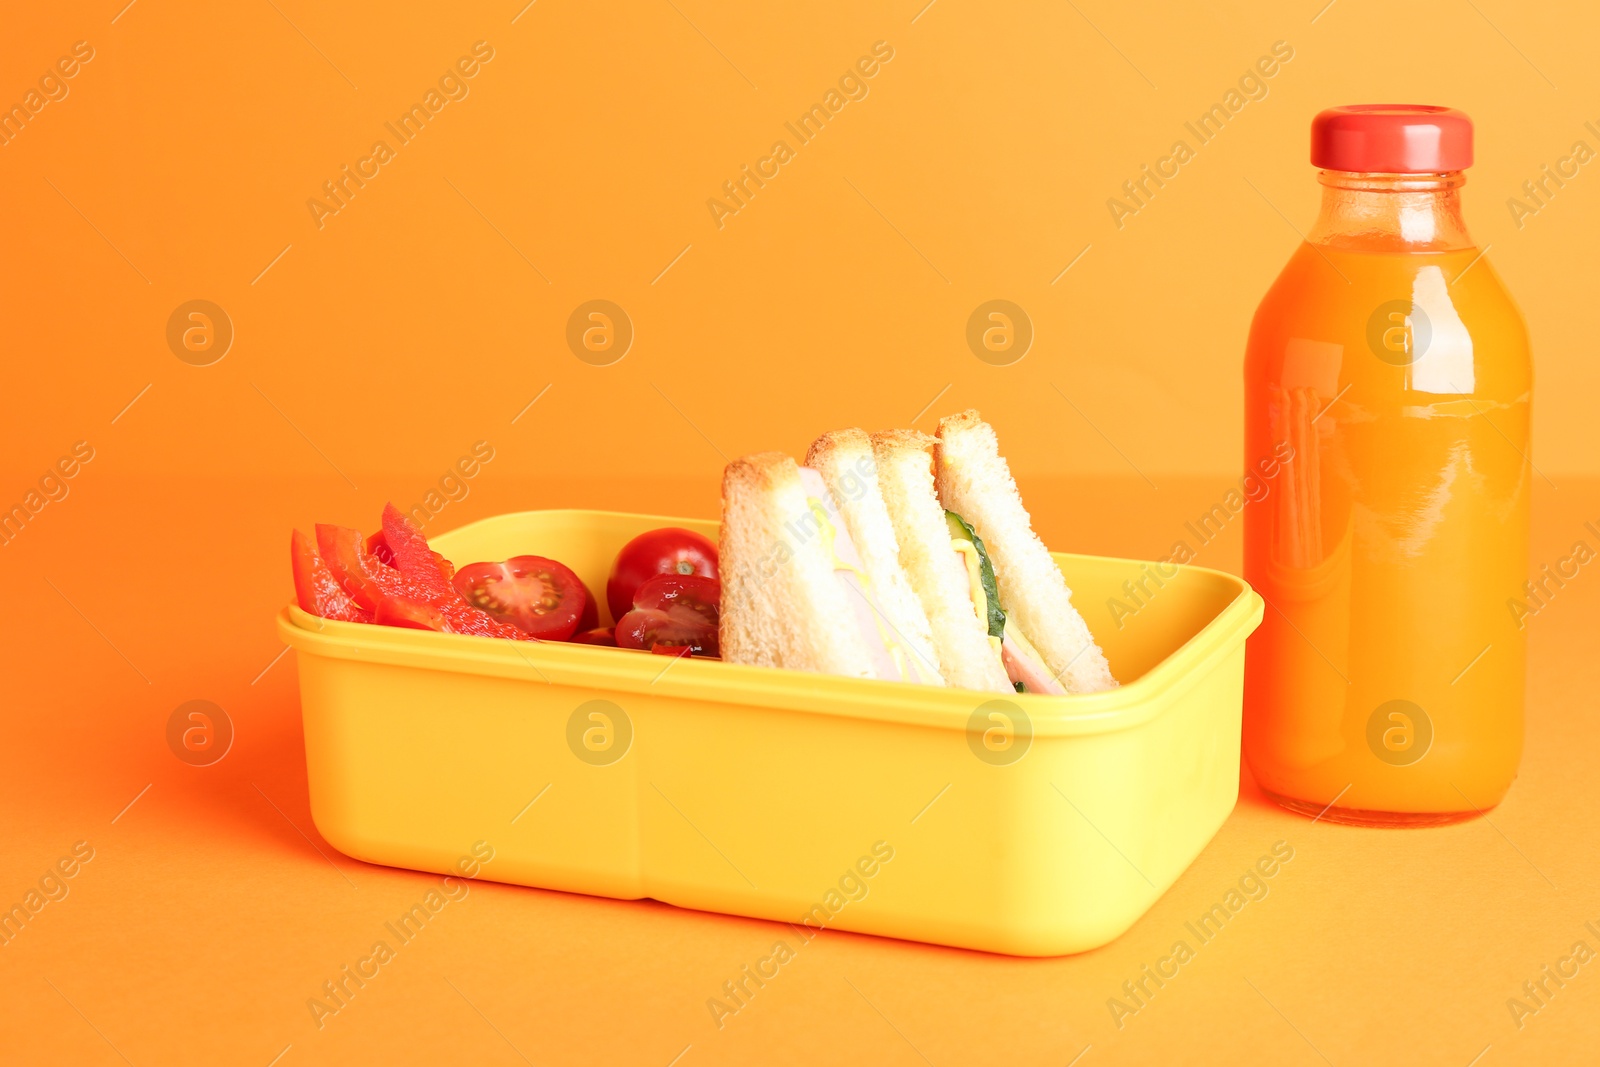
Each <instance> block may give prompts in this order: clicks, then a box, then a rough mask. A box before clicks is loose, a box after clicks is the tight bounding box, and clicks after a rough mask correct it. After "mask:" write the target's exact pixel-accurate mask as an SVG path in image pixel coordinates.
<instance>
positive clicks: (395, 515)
mask: <svg viewBox="0 0 1600 1067" xmlns="http://www.w3.org/2000/svg"><path fill="white" fill-rule="evenodd" d="M378 536H379V535H377V534H374V535H373V538H374V539H376V538H377V537H378ZM382 537H383V544H384V547H386V548H387V549H388V550H389V554H390V557H391V559H390V560H389V561H386V562H389V564H390V566H392V567H394V568H395V569H396V570H398V571H399V572H400V573H401V574H402V575H404V576H405V577H406V578H407V579H408V580H409V581H411V582H413V583H415V584H416V585H417V586H418V587H420V588H422V589H425V590H427V592H428V593H430V594H431V595H433V596H436V597H443V596H447V595H449V593H450V578H451V568H450V563H449V561H448V560H446V559H445V558H444V557H443V556H441V555H439V553H437V552H435V551H433V549H431V548H429V547H428V541H427V539H426V538H424V537H423V536H422V531H421V530H419V529H417V527H416V526H415V525H414V524H413V523H412V521H411V520H410V519H409V518H407V517H406V516H405V513H404V512H402V511H401V510H400V509H399V508H397V507H395V506H394V505H393V504H392V503H391V504H385V505H384V506H383V534H382ZM368 548H369V549H370V548H371V545H370V542H369V544H368Z"/></svg>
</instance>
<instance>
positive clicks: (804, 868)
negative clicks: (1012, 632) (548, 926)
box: [278, 510, 1262, 956]
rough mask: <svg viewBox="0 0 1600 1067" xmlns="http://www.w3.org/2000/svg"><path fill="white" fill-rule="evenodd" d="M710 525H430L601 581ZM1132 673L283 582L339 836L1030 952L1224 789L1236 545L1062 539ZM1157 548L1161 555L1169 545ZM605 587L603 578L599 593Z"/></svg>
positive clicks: (448, 867) (445, 869) (1141, 891)
mask: <svg viewBox="0 0 1600 1067" xmlns="http://www.w3.org/2000/svg"><path fill="white" fill-rule="evenodd" d="M661 526H681V527H685V528H688V529H691V530H696V531H698V532H700V533H703V534H705V535H706V536H708V537H710V538H712V539H713V540H715V539H716V536H717V523H715V522H709V521H703V520H694V519H674V518H663V517H659V516H652V515H629V514H620V513H616V512H604V511H577V510H571V511H526V512H519V513H516V514H511V515H501V516H497V517H495V518H490V519H485V520H483V521H481V522H475V523H472V524H471V525H469V526H465V527H462V528H461V529H458V530H454V531H452V532H450V533H447V534H443V535H440V536H439V537H436V538H434V539H433V540H432V542H431V544H432V545H433V547H434V548H435V549H436V550H437V551H439V552H441V553H442V554H443V555H444V556H445V557H446V558H448V559H450V560H453V561H455V562H456V563H457V564H458V565H465V564H468V563H471V562H474V561H478V560H500V559H506V558H508V557H511V556H517V555H528V554H534V555H541V556H547V557H549V558H552V559H558V560H560V561H562V562H563V563H565V564H566V565H567V566H569V567H571V568H572V569H573V570H574V571H575V572H577V574H578V575H579V577H581V578H582V579H583V580H584V582H585V583H586V584H587V585H588V586H589V588H590V590H591V591H594V592H597V593H602V594H603V590H604V587H605V579H606V576H607V573H608V571H609V569H610V566H611V562H612V560H613V559H614V558H615V556H616V554H617V551H618V550H619V549H620V548H621V547H622V546H623V545H624V544H626V543H627V542H628V541H629V540H630V539H631V538H633V537H634V536H635V535H637V534H640V533H643V532H644V531H646V530H650V529H654V528H656V527H661ZM1055 558H1056V561H1057V562H1058V563H1059V565H1060V567H1061V570H1062V572H1063V573H1064V574H1065V575H1066V578H1067V583H1068V585H1070V586H1071V587H1072V589H1073V599H1074V602H1075V603H1076V604H1077V606H1078V608H1079V610H1080V611H1081V612H1082V613H1083V615H1084V617H1085V618H1086V619H1087V620H1088V622H1089V625H1090V628H1091V629H1092V630H1093V631H1094V634H1095V637H1096V639H1097V640H1098V641H1099V642H1100V644H1101V646H1102V647H1103V648H1104V649H1105V652H1106V656H1107V658H1108V660H1109V661H1110V663H1111V669H1112V672H1113V673H1114V674H1115V675H1116V677H1117V678H1119V679H1121V680H1122V683H1123V684H1122V686H1121V688H1118V689H1115V690H1112V691H1110V692H1105V693H1096V694H1091V695H1086V696H1035V695H1027V694H1019V695H1016V696H1012V697H1008V696H1005V695H1004V694H992V693H975V692H971V691H966V690H957V689H945V688H934V687H927V686H918V685H912V684H909V683H902V682H880V681H867V680H862V679H856V678H842V677H836V676H830V675H820V674H811V673H806V672H801V671H787V670H774V669H769V668H764V667H751V666H744V665H738V664H732V663H722V662H718V661H714V660H701V659H692V658H691V659H673V658H667V657H664V656H652V655H649V654H647V653H643V652H630V651H626V650H620V649H614V648H602V647H597V646H592V645H578V644H569V643H564V642H521V641H506V640H501V639H495V638H484V637H468V636H461V635H455V634H440V633H433V632H429V631H422V630H406V629H397V628H391V627H386V626H374V625H367V624H362V623H346V622H333V621H329V620H325V619H319V618H317V617H316V616H313V615H309V614H307V613H305V612H303V611H301V610H300V609H299V608H298V607H295V606H290V607H287V608H285V609H284V610H283V612H282V613H281V614H280V615H279V618H278V632H279V634H280V635H281V636H282V637H283V639H284V641H285V642H287V643H288V644H289V645H290V646H292V647H293V648H294V649H295V650H296V652H297V653H298V660H299V674H300V695H301V706H302V712H303V715H304V720H305V745H306V766H307V773H308V778H309V782H310V792H311V813H312V816H313V818H314V819H315V821H316V824H317V829H318V830H319V831H320V832H321V833H322V835H323V837H325V838H326V839H327V840H328V841H329V843H331V844H332V845H333V846H334V847H335V848H338V849H339V850H340V851H341V852H344V853H345V854H347V855H349V856H352V857H354V858H356V859H360V860H365V861H368V862H370V863H381V864H387V865H389V866H394V867H407V868H413V869H416V870H420V871H432V872H437V873H441V874H452V873H455V870H456V868H455V865H456V863H457V861H458V860H459V859H460V858H461V857H462V856H463V855H466V854H468V853H469V852H470V851H471V850H472V846H473V845H474V844H475V843H477V842H487V843H488V844H489V845H490V846H492V848H493V850H494V858H493V860H492V861H490V862H488V863H486V864H484V865H483V866H482V869H481V871H480V873H479V876H480V877H483V878H489V879H492V880H495V881H501V882H509V883H513V884H517V885H528V886H537V887H539V888H542V889H558V890H565V891H569V892H575V893H590V894H594V895H597V896H606V897H617V898H621V899H628V900H632V899H640V898H645V897H649V898H653V899H655V900H660V901H665V902H667V903H669V904H676V905H679V906H681V907H686V908H697V909H701V910H704V911H716V912H726V913H729V914H733V915H746V916H752V917H756V918H762V919H772V920H778V921H783V922H788V923H794V924H797V925H801V926H802V928H803V929H804V928H809V929H810V930H820V929H837V930H853V931H857V932H861V933H869V934H880V935H885V936H888V937H899V938H907V939H911V940H916V941H928V942H933V943H935V944H941V945H954V946H960V947H964V948H973V949H982V950H986V951H990V952H1003V953H1010V954H1013V955H1020V956H1055V955H1061V954H1065V953H1070V952H1080V951H1083V950H1085V949H1090V948H1094V947H1096V946H1099V945H1103V944H1105V943H1107V942H1108V941H1111V940H1113V939H1114V938H1116V937H1117V936H1118V935H1120V934H1121V933H1122V932H1123V931H1125V930H1127V929H1128V927H1130V926H1131V925H1132V924H1133V923H1134V921H1135V920H1137V919H1138V918H1139V916H1140V915H1142V914H1143V913H1144V912H1145V910H1146V909H1148V908H1149V907H1150V905H1151V904H1152V903H1154V902H1155V900H1156V898H1157V897H1159V896H1160V894H1161V893H1162V892H1164V891H1165V890H1166V889H1167V887H1169V886H1170V885H1172V883H1173V882H1174V881H1175V880H1176V879H1177V877H1178V875H1179V874H1181V873H1182V872H1183V870H1184V868H1186V867H1187V866H1188V865H1189V864H1190V862H1192V861H1193V860H1194V858H1195V856H1196V855H1198V854H1199V852H1200V850H1201V849H1202V848H1203V847H1204V846H1205V844H1206V842H1208V841H1209V840H1210V839H1211V837H1212V835H1213V834H1215V833H1216V831H1217V829H1218V828H1219V827H1220V826H1221V825H1222V822H1223V820H1224V819H1226V818H1227V816H1228V813H1229V812H1230V811H1231V810H1232V809H1233V805H1234V802H1235V800H1236V799H1237V797H1238V785H1239V724H1240V711H1241V706H1242V705H1241V697H1242V685H1243V678H1244V653H1245V638H1246V637H1247V636H1248V635H1249V634H1250V632H1251V631H1252V630H1254V629H1255V628H1256V626H1257V625H1258V624H1259V623H1260V621H1261V612H1262V602H1261V598H1260V597H1259V596H1257V595H1256V594H1255V593H1254V592H1253V591H1252V590H1251V589H1250V587H1249V586H1248V585H1247V584H1245V582H1244V581H1243V580H1241V579H1239V578H1236V577H1234V576H1232V575H1229V574H1224V573H1222V572H1220V571H1214V570H1209V569H1206V568H1201V567H1187V566H1185V567H1178V568H1177V573H1176V575H1174V576H1173V577H1164V578H1162V579H1161V581H1162V582H1163V583H1164V584H1161V585H1159V586H1157V585H1156V584H1155V583H1153V582H1151V581H1149V580H1148V579H1146V580H1145V583H1144V590H1147V591H1148V593H1146V592H1144V591H1141V593H1140V600H1141V601H1143V606H1142V607H1140V608H1139V610H1138V611H1137V613H1135V614H1133V615H1131V616H1126V615H1125V613H1122V614H1124V617H1122V618H1121V619H1120V620H1118V621H1120V623H1121V625H1120V626H1119V625H1118V624H1117V622H1114V621H1113V619H1112V613H1111V612H1110V611H1109V610H1108V609H1107V606H1106V605H1107V603H1108V601H1109V600H1110V598H1113V597H1116V598H1119V599H1121V600H1122V601H1123V602H1124V603H1125V604H1126V603H1129V601H1128V600H1127V592H1126V591H1125V590H1124V588H1123V583H1124V582H1126V581H1129V580H1132V581H1135V582H1137V581H1139V580H1140V579H1141V578H1145V576H1146V574H1147V573H1148V570H1146V569H1142V568H1148V567H1149V565H1148V564H1141V563H1139V562H1138V561H1133V560H1123V559H1110V558H1105V557H1097V556H1075V555H1065V554H1057V555H1056V556H1055ZM1164 573H1170V569H1169V570H1168V571H1166V572H1164ZM602 608H603V605H602Z"/></svg>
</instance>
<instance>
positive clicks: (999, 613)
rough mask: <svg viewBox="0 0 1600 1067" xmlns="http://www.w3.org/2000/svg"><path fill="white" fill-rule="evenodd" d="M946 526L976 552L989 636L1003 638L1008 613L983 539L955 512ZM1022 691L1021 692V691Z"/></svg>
mask: <svg viewBox="0 0 1600 1067" xmlns="http://www.w3.org/2000/svg"><path fill="white" fill-rule="evenodd" d="M944 521H945V525H946V526H948V527H949V528H950V539H951V540H952V541H965V542H967V543H968V544H970V545H972V547H973V548H974V549H975V550H976V555H977V557H978V580H979V582H980V583H981V584H982V586H983V595H984V598H985V600H986V606H987V607H988V616H989V617H988V620H987V621H988V625H989V636H990V637H993V638H997V639H998V638H1003V637H1005V635H1006V612H1005V609H1004V608H1002V607H1001V606H1000V588H999V586H998V585H997V584H996V583H995V580H994V565H993V564H992V563H990V562H989V552H988V550H987V549H985V548H984V547H983V538H981V537H979V536H978V532H977V531H976V530H974V529H973V528H972V525H971V524H970V523H969V522H967V520H966V519H963V518H962V517H961V516H960V515H957V514H956V513H955V512H953V511H949V510H946V511H945V513H944ZM1019 691H1020V690H1019Z"/></svg>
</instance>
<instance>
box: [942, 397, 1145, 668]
mask: <svg viewBox="0 0 1600 1067" xmlns="http://www.w3.org/2000/svg"><path fill="white" fill-rule="evenodd" d="M934 459H935V467H936V471H937V478H938V491H939V499H940V500H941V501H943V503H944V506H945V507H946V508H948V509H949V510H951V511H954V512H956V513H957V514H958V515H960V516H961V517H962V518H964V519H966V520H967V522H969V523H971V524H972V527H973V529H975V530H976V531H977V532H978V536H979V537H981V538H983V543H984V545H985V546H986V547H987V549H988V552H989V560H990V562H991V563H993V565H994V576H995V582H996V584H997V585H998V586H999V589H1000V604H1001V606H1002V607H1003V608H1005V611H1006V615H1007V618H1008V621H1015V622H1016V623H1017V624H1018V625H1019V626H1020V627H1021V628H1022V630H1023V632H1024V633H1026V634H1027V637H1028V639H1029V640H1030V641H1032V643H1033V646H1034V647H1035V648H1037V649H1038V650H1039V654H1040V655H1041V656H1043V658H1044V661H1045V665H1046V666H1047V667H1049V669H1050V671H1051V673H1052V674H1054V675H1055V676H1056V677H1057V678H1058V679H1060V680H1061V684H1062V685H1063V686H1065V688H1066V690H1067V692H1069V693H1095V692H1099V691H1100V690H1103V689H1111V688H1114V687H1115V686H1116V684H1117V683H1116V680H1115V679H1113V678H1112V677H1111V668H1110V667H1109V666H1108V665H1107V664H1106V657H1105V653H1104V652H1102V651H1101V649H1100V646H1099V645H1097V644H1095V641H1094V637H1093V635H1091V634H1090V633H1089V627H1088V626H1087V624H1085V623H1084V621H1083V616H1081V615H1079V614H1078V611H1077V609H1076V608H1074V607H1073V606H1072V590H1071V589H1069V588H1067V581H1066V579H1065V578H1064V577H1063V576H1062V574H1061V570H1060V568H1059V567H1057V566H1056V563H1055V560H1053V559H1051V558H1050V552H1049V550H1048V549H1046V548H1045V546H1044V542H1043V541H1041V540H1039V535H1038V534H1036V533H1034V532H1033V522H1032V520H1031V519H1030V518H1029V517H1028V511H1027V509H1026V508H1025V507H1023V505H1022V497H1021V495H1020V494H1019V493H1018V492H1017V483H1016V481H1015V480H1013V479H1012V477H1011V468H1010V466H1009V465H1007V463H1006V461H1005V457H1003V456H1002V455H1000V445H999V442H998V441H997V440H996V438H995V434H994V429H993V428H992V427H990V425H989V424H988V423H986V422H984V421H983V419H982V418H981V417H980V416H979V415H978V413H977V412H976V411H964V412H962V413H961V414H959V415H951V416H948V417H946V418H943V419H940V420H939V440H938V443H937V445H936V447H935V449H934Z"/></svg>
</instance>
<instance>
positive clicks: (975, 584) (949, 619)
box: [871, 430, 1016, 693]
mask: <svg viewBox="0 0 1600 1067" xmlns="http://www.w3.org/2000/svg"><path fill="white" fill-rule="evenodd" d="M871 440H872V451H873V457H874V459H875V460H876V462H877V474H878V488H879V491H880V493H881V495H882V497H883V503H884V507H885V509H886V510H887V511H888V514H889V520H890V524H891V525H892V526H893V528H894V536H895V540H896V541H897V542H898V544H899V546H900V565H901V568H902V569H903V570H904V571H905V575H906V578H907V580H908V581H909V582H910V584H911V588H912V590H913V591H915V592H916V594H917V599H918V600H919V601H920V603H921V604H922V610H923V612H924V613H925V614H926V615H927V617H928V626H929V631H930V633H931V635H932V638H933V647H934V652H935V655H936V656H937V658H938V661H939V672H940V673H941V674H942V675H943V676H944V680H945V681H946V682H947V683H948V684H950V685H952V686H956V687H957V688H961V689H976V690H980V691H984V692H995V693H1014V692H1016V689H1015V687H1014V686H1013V684H1012V682H1011V681H1010V679H1009V678H1008V677H1007V676H1006V670H1005V666H1004V662H1003V660H1002V659H1001V654H1000V647H1001V642H1000V639H999V637H998V636H994V637H993V639H992V640H991V636H992V635H991V634H990V632H989V624H988V618H989V612H988V604H987V596H986V594H985V592H984V589H983V586H982V581H981V577H982V566H981V562H980V564H979V566H978V568H977V569H976V570H974V569H973V568H972V567H971V566H969V556H968V550H965V549H958V548H956V547H955V545H954V543H953V540H954V539H953V538H952V537H951V535H950V528H949V525H948V523H947V520H946V519H945V514H944V508H943V507H942V506H941V505H940V503H939V498H938V495H937V494H936V493H935V491H934V481H933V457H932V454H931V449H932V448H933V446H934V444H935V443H936V442H935V440H934V438H932V437H929V436H928V435H927V434H923V433H918V432H917V431H915V430H890V431H887V432H885V433H875V434H873V435H872V436H871ZM973 551H974V552H975V546H973Z"/></svg>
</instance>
